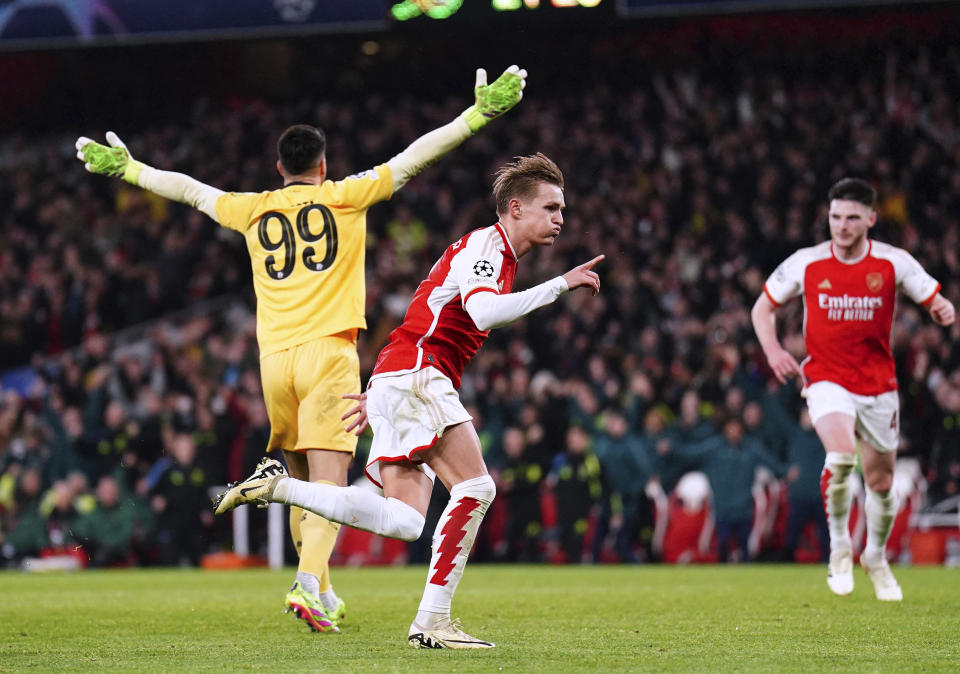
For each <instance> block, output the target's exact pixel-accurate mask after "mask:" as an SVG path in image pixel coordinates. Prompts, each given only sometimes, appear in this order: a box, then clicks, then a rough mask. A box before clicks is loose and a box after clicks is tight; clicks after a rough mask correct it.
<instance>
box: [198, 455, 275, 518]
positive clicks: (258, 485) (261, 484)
mask: <svg viewBox="0 0 960 674" xmlns="http://www.w3.org/2000/svg"><path fill="white" fill-rule="evenodd" d="M286 476H287V471H286V470H284V468H283V464H282V463H280V462H279V461H277V460H276V459H269V458H266V457H264V458H263V459H261V460H260V463H258V464H257V469H256V470H255V471H254V472H253V475H251V476H250V477H248V478H247V479H246V480H242V481H240V482H234V483H233V484H231V485H229V486H228V487H227V490H226V491H225V492H223V493H222V494H220V495H219V496H218V497H217V498H216V500H214V502H213V511H214V513H216V514H217V515H222V514H223V513H225V512H228V511H230V510H233V509H234V508H236V507H237V506H239V505H243V504H244V503H252V504H254V505H256V506H257V507H258V508H265V507H266V506H267V505H268V504H269V502H270V497H271V496H272V495H273V488H274V486H276V484H277V480H279V479H280V478H284V477H286Z"/></svg>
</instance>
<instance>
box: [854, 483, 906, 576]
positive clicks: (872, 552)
mask: <svg viewBox="0 0 960 674" xmlns="http://www.w3.org/2000/svg"><path fill="white" fill-rule="evenodd" d="M897 505H898V504H897V498H896V496H894V495H893V490H892V489H891V490H890V491H887V492H885V493H882V492H878V491H873V490H872V489H869V488H868V489H867V500H866V503H864V505H863V512H864V514H865V515H866V516H867V545H866V547H865V548H864V549H863V554H864V556H865V557H866V558H867V560H868V562H869V563H870V564H879V563H880V562H881V561H882V560H884V559H885V550H886V547H887V539H888V538H890V530H891V529H892V528H893V521H894V519H896V517H897Z"/></svg>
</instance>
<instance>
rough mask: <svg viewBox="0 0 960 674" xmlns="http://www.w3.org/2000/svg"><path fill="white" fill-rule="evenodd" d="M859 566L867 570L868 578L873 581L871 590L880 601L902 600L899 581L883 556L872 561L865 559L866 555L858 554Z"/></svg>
mask: <svg viewBox="0 0 960 674" xmlns="http://www.w3.org/2000/svg"><path fill="white" fill-rule="evenodd" d="M860 566H861V567H863V570H864V571H866V572H867V575H868V576H869V577H870V580H872V581H873V591H874V593H875V594H876V595H877V599H879V600H880V601H902V600H903V590H901V589H900V583H898V582H897V579H896V578H894V577H893V572H892V571H891V570H890V565H889V564H888V563H887V560H886V559H884V557H883V556H881V557H880V561H879V562H876V563H874V560H870V559H867V555H860Z"/></svg>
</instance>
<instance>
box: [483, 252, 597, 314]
mask: <svg viewBox="0 0 960 674" xmlns="http://www.w3.org/2000/svg"><path fill="white" fill-rule="evenodd" d="M603 258H604V256H603V255H598V256H597V257H595V258H593V259H592V260H590V261H589V262H585V263H584V264H582V265H580V266H578V267H574V268H573V269H571V270H570V271H568V272H567V273H566V274H564V275H563V276H557V277H556V278H553V279H550V280H549V281H545V282H544V283H541V284H540V285H537V286H534V287H532V288H529V289H527V290H524V291H522V292H519V293H509V294H507V295H499V294H497V293H494V292H477V293H474V294H473V295H470V297H468V298H467V301H466V304H464V309H466V310H467V313H468V314H470V318H472V319H473V322H474V323H475V324H476V325H477V327H478V328H479V329H480V330H492V329H493V328H499V327H502V326H504V325H509V324H510V323H513V322H514V321H516V320H518V319H520V318H523V317H524V316H526V315H527V314H529V313H530V312H531V311H534V310H535V309H539V308H540V307H543V306H546V305H548V304H550V303H551V302H553V301H554V300H555V299H557V298H558V297H560V295H562V294H563V293H565V292H566V291H568V290H573V289H574V288H579V287H581V286H587V287H589V288H591V289H592V290H593V294H594V295H596V294H597V293H599V292H600V277H599V276H597V273H596V272H594V271H591V269H592V268H593V266H594V265H596V264H597V263H598V262H600V261H601V260H603Z"/></svg>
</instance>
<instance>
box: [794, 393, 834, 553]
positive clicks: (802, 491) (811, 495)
mask: <svg viewBox="0 0 960 674" xmlns="http://www.w3.org/2000/svg"><path fill="white" fill-rule="evenodd" d="M823 452H824V449H823V443H822V442H820V438H819V437H817V432H816V431H815V430H813V424H811V423H810V414H809V413H808V412H807V409H806V408H804V409H803V410H801V411H800V425H799V426H798V427H797V428H795V429H794V431H793V433H792V434H791V436H790V439H789V441H788V442H787V462H788V463H789V465H790V468H789V470H788V472H787V483H788V484H789V492H788V494H789V503H790V505H789V510H790V512H789V514H788V515H787V537H786V541H785V544H784V549H783V558H784V559H785V560H788V561H793V559H794V552H795V551H796V549H797V545H798V543H799V541H800V536H801V535H802V534H803V532H804V529H806V528H807V525H812V526H813V529H814V534H815V535H816V537H817V538H816V540H817V543H818V545H819V547H820V561H822V562H826V561H827V559H828V558H829V556H830V535H829V533H828V530H827V518H826V516H825V515H824V512H823V496H822V495H821V493H820V473H821V472H822V471H823Z"/></svg>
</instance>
